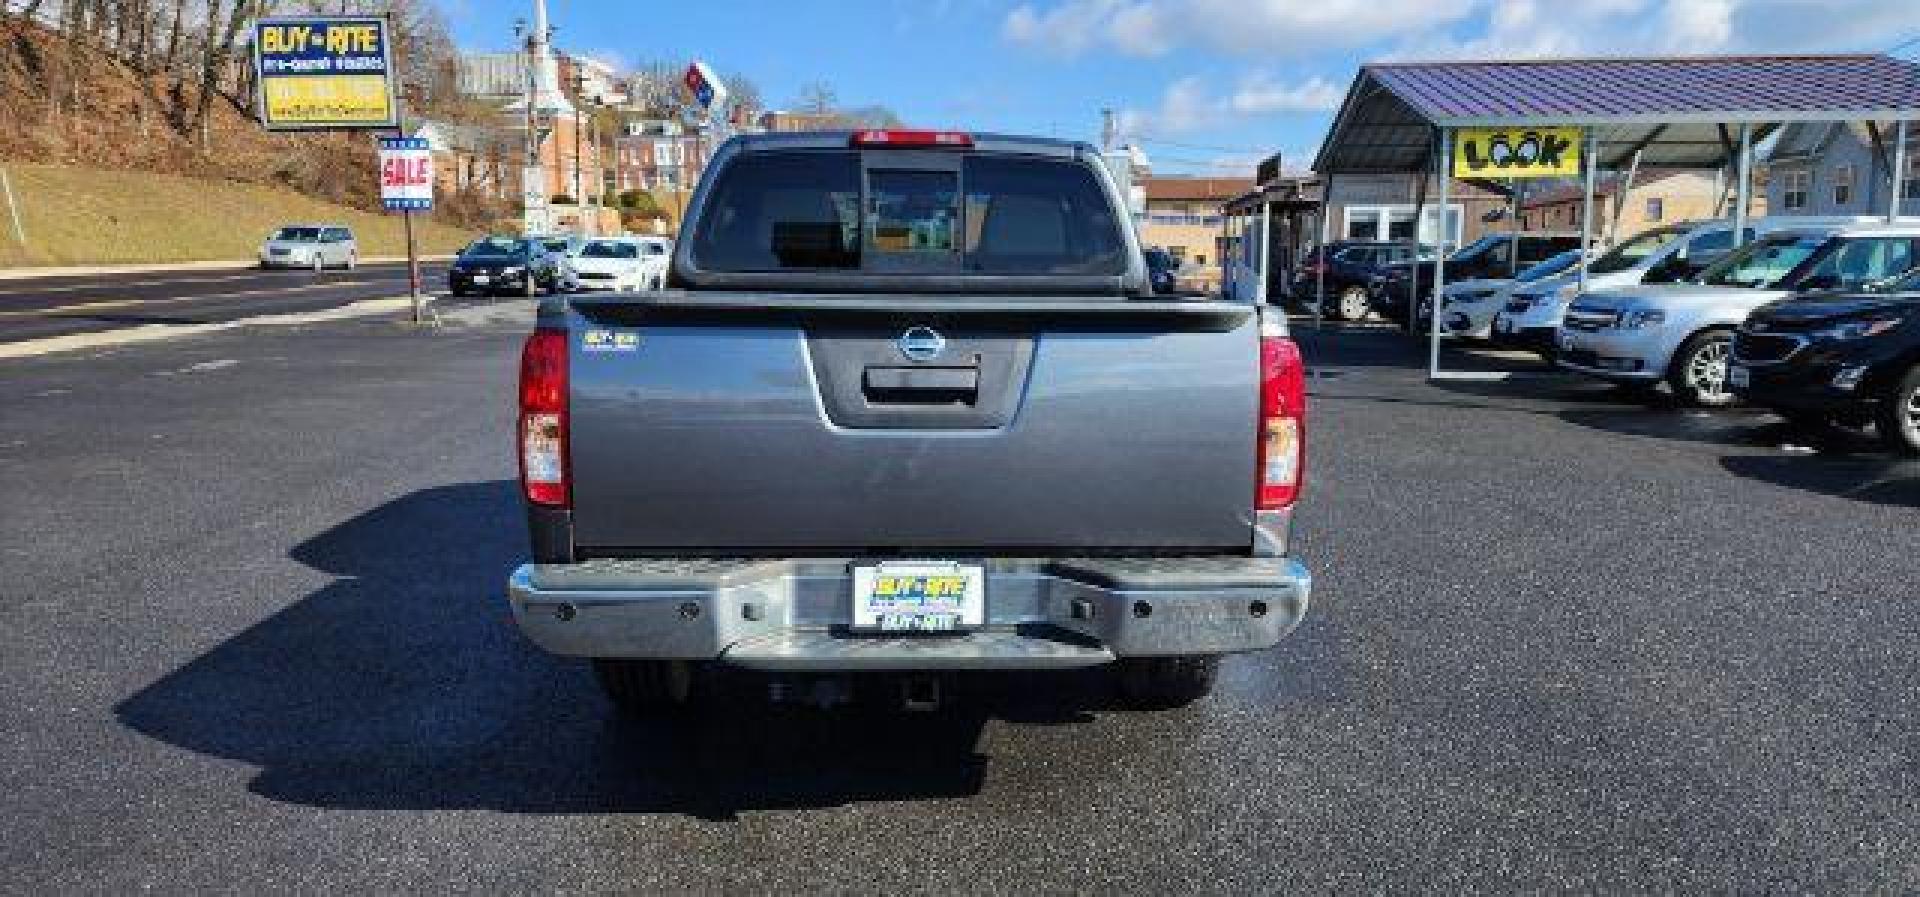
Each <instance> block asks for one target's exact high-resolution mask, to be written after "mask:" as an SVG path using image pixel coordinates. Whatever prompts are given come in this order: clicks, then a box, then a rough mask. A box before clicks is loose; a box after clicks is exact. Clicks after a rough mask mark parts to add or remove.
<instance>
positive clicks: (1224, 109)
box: [1119, 72, 1345, 136]
mask: <svg viewBox="0 0 1920 897" xmlns="http://www.w3.org/2000/svg"><path fill="white" fill-rule="evenodd" d="M1344 96H1345V94H1344V92H1343V91H1342V90H1341V89H1340V88H1338V87H1335V86H1334V85H1333V84H1332V83H1331V82H1329V81H1327V80H1326V79H1325V78H1322V77H1319V76H1317V75H1316V76H1314V77H1312V78H1308V79H1307V80H1305V81H1302V82H1300V83H1298V84H1284V83H1281V82H1279V81H1276V80H1274V78H1273V77H1272V76H1271V75H1270V74H1268V73H1265V72H1253V73H1250V74H1248V75H1247V76H1245V77H1243V78H1242V79H1241V80H1240V85H1239V87H1238V89H1236V90H1234V91H1233V92H1232V93H1229V94H1226V95H1217V94H1215V93H1213V92H1211V91H1210V90H1209V89H1208V87H1207V84H1206V82H1205V81H1203V80H1201V79H1199V78H1191V77H1190V78H1181V79H1180V80H1178V81H1175V82H1173V83H1172V84H1169V85H1167V89H1166V91H1165V92H1164V93H1162V94H1161V96H1160V102H1159V103H1158V104H1157V105H1156V106H1154V107H1153V108H1150V109H1124V110H1122V111H1121V112H1120V116H1119V127H1120V132H1121V133H1122V134H1128V135H1156V136H1165V135H1178V134H1189V133H1193V132H1195V131H1202V130H1206V129H1208V128H1212V127H1217V126H1219V125H1222V124H1225V123H1227V122H1228V121H1231V120H1233V119H1235V118H1246V117H1252V116H1261V115H1273V114H1276V113H1283V112H1324V111H1327V110H1330V109H1334V108H1337V107H1338V106H1339V105H1340V100H1341V99H1342V98H1343V97H1344Z"/></svg>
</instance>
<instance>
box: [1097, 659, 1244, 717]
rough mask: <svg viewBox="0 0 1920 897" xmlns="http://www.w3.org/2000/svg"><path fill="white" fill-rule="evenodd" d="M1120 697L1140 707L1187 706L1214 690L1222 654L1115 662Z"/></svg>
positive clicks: (1170, 707) (1132, 705) (1154, 708)
mask: <svg viewBox="0 0 1920 897" xmlns="http://www.w3.org/2000/svg"><path fill="white" fill-rule="evenodd" d="M1114 673H1115V674H1116V675H1117V676H1118V680H1119V681H1118V684H1119V686H1120V697H1121V699H1122V700H1123V701H1125V702H1126V704H1127V706H1129V707H1133V708H1135V709H1137V710H1171V709H1173V708H1175V707H1185V706H1187V705H1188V704H1191V703H1193V702H1195V701H1198V700H1200V699H1201V698H1204V697H1206V696H1207V695H1209V694H1212V693H1213V683H1214V681H1215V680H1217V679H1219V678H1220V657H1219V655H1214V654H1203V655H1192V656H1185V657H1125V658H1121V659H1120V660H1118V661H1115V662H1114Z"/></svg>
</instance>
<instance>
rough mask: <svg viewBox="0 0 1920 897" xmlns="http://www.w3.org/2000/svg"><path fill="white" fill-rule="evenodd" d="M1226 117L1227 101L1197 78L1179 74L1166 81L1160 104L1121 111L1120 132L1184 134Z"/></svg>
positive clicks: (1127, 133)
mask: <svg viewBox="0 0 1920 897" xmlns="http://www.w3.org/2000/svg"><path fill="white" fill-rule="evenodd" d="M1225 119H1226V105H1225V104H1224V103H1222V102H1221V101H1220V100H1219V99H1218V98H1215V97H1213V96H1210V95H1209V94H1208V93H1207V90H1206V85H1205V84H1203V83H1202V82H1201V80H1200V79H1199V78H1182V79H1180V80H1178V81H1175V82H1173V83H1172V84H1169V85H1167V90H1166V92H1165V93H1164V94H1162V95H1161V96H1160V105H1159V106H1157V107H1156V108H1154V109H1151V110H1140V109H1123V110H1121V111H1120V115H1119V121H1118V122H1117V123H1118V125H1119V127H1120V133H1122V134H1126V135H1140V134H1187V133H1191V132H1194V131H1199V130H1203V129H1205V128H1210V127H1213V126H1215V125H1218V124H1220V123H1221V122H1222V121H1224V120H1225Z"/></svg>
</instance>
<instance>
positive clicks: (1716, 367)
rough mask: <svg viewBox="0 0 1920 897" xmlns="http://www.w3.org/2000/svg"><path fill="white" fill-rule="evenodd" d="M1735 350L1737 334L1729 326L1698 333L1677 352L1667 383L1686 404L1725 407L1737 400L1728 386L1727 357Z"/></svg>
mask: <svg viewBox="0 0 1920 897" xmlns="http://www.w3.org/2000/svg"><path fill="white" fill-rule="evenodd" d="M1732 354H1733V334H1732V333H1729V332H1727V331H1725V330H1708V331H1705V332H1703V333H1696V334H1694V335H1693V337H1692V338H1691V339H1689V340H1687V341H1686V343H1685V344H1684V345H1682V346H1681V347H1680V351H1678V352H1676V353H1674V356H1673V363H1672V365H1670V366H1669V367H1668V370H1667V384H1668V385H1669V386H1672V387H1673V395H1674V398H1676V399H1678V400H1679V401H1680V404H1682V405H1693V406H1697V407H1701V408H1721V407H1725V406H1727V405H1731V404H1733V403H1734V401H1735V398H1734V395H1733V391H1732V390H1731V389H1729V388H1727V359H1728V357H1729V356H1731V355H1732Z"/></svg>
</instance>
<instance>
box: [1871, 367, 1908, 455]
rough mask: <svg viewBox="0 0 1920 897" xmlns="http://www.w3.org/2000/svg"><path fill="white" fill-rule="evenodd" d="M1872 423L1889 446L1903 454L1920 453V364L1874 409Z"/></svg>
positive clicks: (1895, 384)
mask: <svg viewBox="0 0 1920 897" xmlns="http://www.w3.org/2000/svg"><path fill="white" fill-rule="evenodd" d="M1873 426H1874V429H1876V430H1879V431H1880V439H1881V441H1883V442H1885V443H1886V444H1887V446H1888V447H1889V448H1891V449H1893V450H1894V451H1896V452H1899V453H1901V454H1903V455H1920V365H1916V366H1915V367H1913V368H1912V369H1910V370H1908V371H1907V373H1906V374H1905V376H1902V377H1901V378H1900V379H1898V380H1896V381H1894V384H1893V388H1892V389H1890V390H1887V395H1886V397H1885V398H1883V399H1881V400H1880V405H1879V407H1877V408H1875V409H1874V416H1873Z"/></svg>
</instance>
